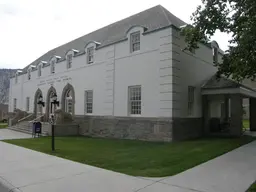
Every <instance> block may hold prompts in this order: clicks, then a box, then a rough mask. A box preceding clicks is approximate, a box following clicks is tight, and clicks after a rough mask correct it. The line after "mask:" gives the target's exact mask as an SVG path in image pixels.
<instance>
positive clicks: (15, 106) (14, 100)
mask: <svg viewBox="0 0 256 192" xmlns="http://www.w3.org/2000/svg"><path fill="white" fill-rule="evenodd" d="M16 109H17V99H16V98H14V99H13V111H15V110H16Z"/></svg>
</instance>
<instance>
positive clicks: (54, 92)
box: [45, 86, 57, 119]
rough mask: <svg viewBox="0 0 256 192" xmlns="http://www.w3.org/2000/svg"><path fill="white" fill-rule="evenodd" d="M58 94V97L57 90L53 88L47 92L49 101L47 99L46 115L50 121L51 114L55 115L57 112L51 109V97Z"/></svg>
mask: <svg viewBox="0 0 256 192" xmlns="http://www.w3.org/2000/svg"><path fill="white" fill-rule="evenodd" d="M54 94H56V95H57V92H56V89H55V88H54V87H53V86H51V87H50V89H49V90H48V92H47V99H46V110H45V114H46V118H47V119H48V118H49V115H50V114H51V113H54V111H55V110H56V108H55V109H53V108H51V97H52V96H53V95H54Z"/></svg>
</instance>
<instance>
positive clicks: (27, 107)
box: [26, 97, 29, 111]
mask: <svg viewBox="0 0 256 192" xmlns="http://www.w3.org/2000/svg"><path fill="white" fill-rule="evenodd" d="M26 111H29V97H27V98H26Z"/></svg>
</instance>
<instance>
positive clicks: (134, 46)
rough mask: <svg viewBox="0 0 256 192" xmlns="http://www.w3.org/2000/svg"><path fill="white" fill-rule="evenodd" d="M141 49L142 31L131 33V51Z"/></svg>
mask: <svg viewBox="0 0 256 192" xmlns="http://www.w3.org/2000/svg"><path fill="white" fill-rule="evenodd" d="M139 50H140V32H135V33H132V34H131V52H134V51H139Z"/></svg>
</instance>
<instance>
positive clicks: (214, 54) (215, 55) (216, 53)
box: [212, 47, 218, 63]
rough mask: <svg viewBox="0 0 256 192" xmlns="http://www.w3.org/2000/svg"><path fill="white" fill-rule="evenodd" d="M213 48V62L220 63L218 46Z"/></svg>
mask: <svg viewBox="0 0 256 192" xmlns="http://www.w3.org/2000/svg"><path fill="white" fill-rule="evenodd" d="M212 50H213V63H218V48H217V47H214V48H213V49H212Z"/></svg>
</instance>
